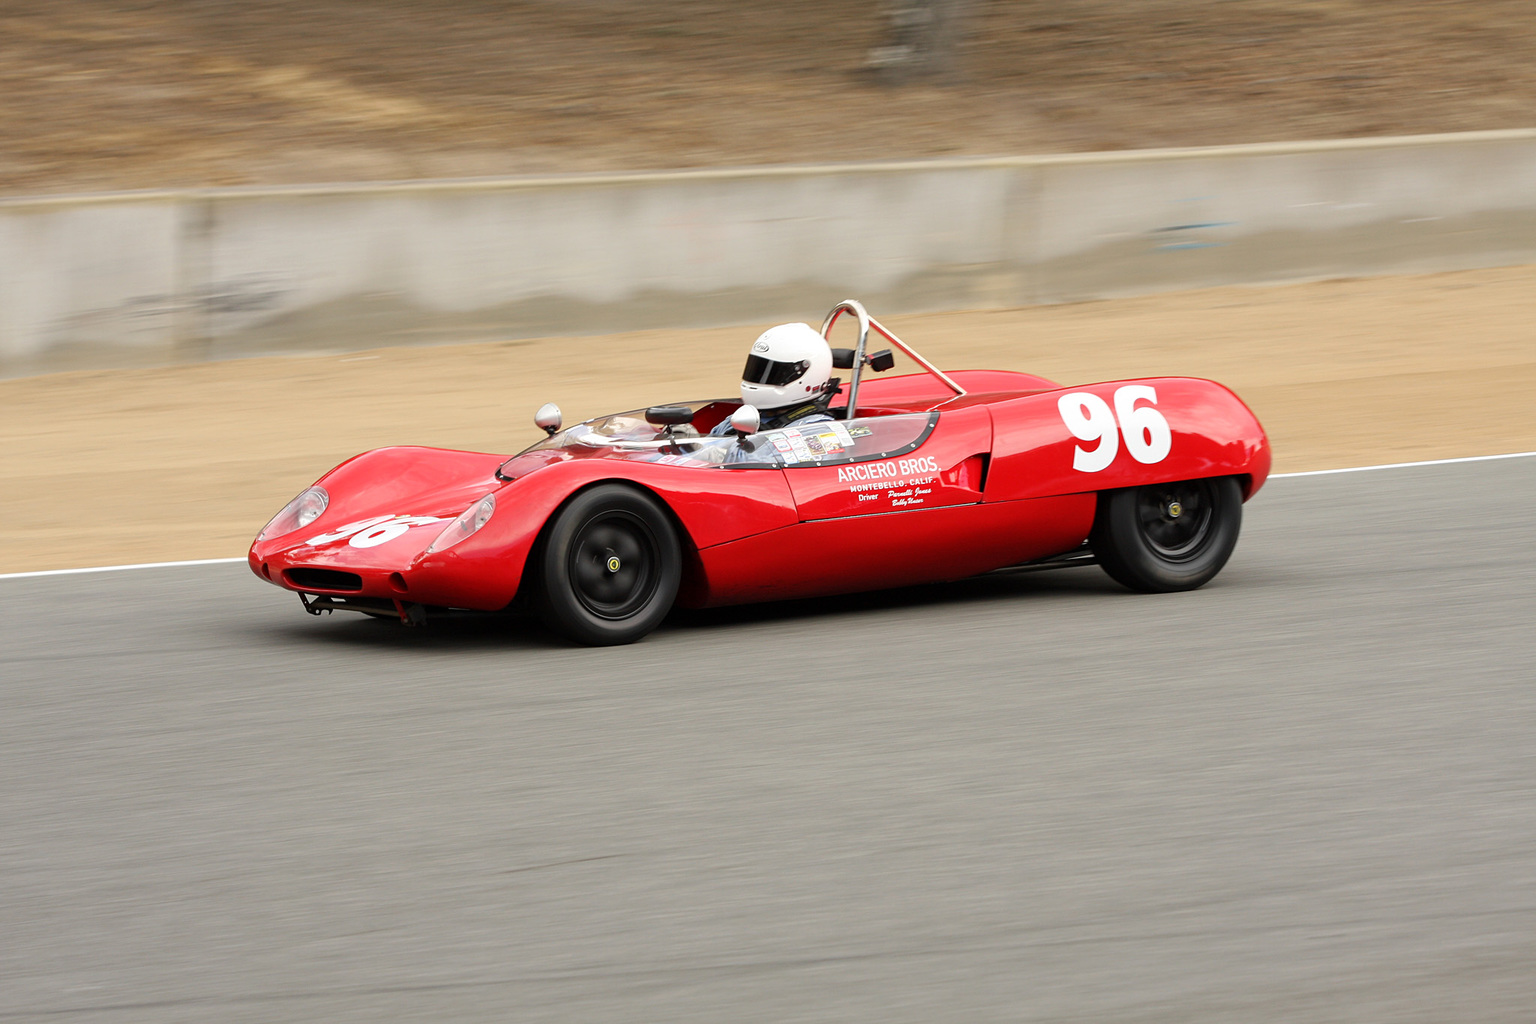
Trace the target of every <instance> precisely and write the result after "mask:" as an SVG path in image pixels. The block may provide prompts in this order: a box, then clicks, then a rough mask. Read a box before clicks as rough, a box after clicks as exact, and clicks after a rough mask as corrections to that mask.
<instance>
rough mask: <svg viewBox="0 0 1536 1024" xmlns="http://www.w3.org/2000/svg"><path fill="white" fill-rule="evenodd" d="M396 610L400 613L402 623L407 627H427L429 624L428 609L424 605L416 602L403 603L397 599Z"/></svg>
mask: <svg viewBox="0 0 1536 1024" xmlns="http://www.w3.org/2000/svg"><path fill="white" fill-rule="evenodd" d="M395 610H396V611H398V612H399V613H400V623H401V625H405V626H425V625H426V624H427V609H426V607H425V606H424V605H419V604H416V603H415V602H414V601H401V600H400V599H399V598H396V599H395Z"/></svg>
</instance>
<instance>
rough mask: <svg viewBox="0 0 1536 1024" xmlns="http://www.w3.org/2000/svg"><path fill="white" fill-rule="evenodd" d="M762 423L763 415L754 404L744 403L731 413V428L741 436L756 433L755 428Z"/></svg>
mask: <svg viewBox="0 0 1536 1024" xmlns="http://www.w3.org/2000/svg"><path fill="white" fill-rule="evenodd" d="M762 425H763V417H762V414H761V413H759V412H758V411H757V407H756V406H753V405H744V406H742V407H741V408H739V409H737V410H736V411H735V412H733V413H731V429H732V430H734V431H736V433H738V434H740V435H742V436H743V437H745V436H746V435H748V434H755V433H757V428H758V427H760V426H762Z"/></svg>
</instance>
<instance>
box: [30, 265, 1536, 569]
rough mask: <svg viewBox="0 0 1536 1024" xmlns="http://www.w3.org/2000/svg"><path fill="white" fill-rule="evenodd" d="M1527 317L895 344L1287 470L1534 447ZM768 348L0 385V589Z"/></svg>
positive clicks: (1264, 291) (196, 369) (1046, 332)
mask: <svg viewBox="0 0 1536 1024" xmlns="http://www.w3.org/2000/svg"><path fill="white" fill-rule="evenodd" d="M823 312H824V311H823V310H807V311H806V319H807V320H816V319H817V318H818V317H819V316H820V315H821V314H822V313H823ZM873 312H874V313H875V315H877V316H878V315H879V311H878V310H875V311H873ZM1533 313H1536V267H1519V268H1509V269H1498V270H1485V271H1472V272H1463V273H1448V274H1434V275H1427V276H1419V277H1395V278H1376V279H1369V280H1350V281H1331V282H1323V283H1315V284H1302V285H1291V286H1285V287H1268V288H1218V289H1212V290H1206V291H1193V292H1183V293H1177V294H1169V295H1157V296H1146V297H1141V298H1133V299H1121V300H1114V301H1103V302H1087V303H1080V304H1076V305H1066V306H1045V307H1032V308H1026V309H1010V310H1002V311H995V312H962V313H935V314H926V315H918V316H901V317H892V318H890V319H889V322H888V325H889V326H890V327H891V328H892V329H893V330H895V331H896V332H897V333H898V334H900V335H901V336H902V337H903V338H904V339H906V340H909V341H910V342H911V343H912V344H914V345H915V346H917V348H918V349H919V351H921V352H923V353H924V354H925V355H927V356H928V357H929V358H930V359H932V360H933V361H935V362H936V363H938V364H939V365H940V366H944V367H951V368H967V367H985V368H998V369H1016V370H1025V371H1029V372H1033V373H1039V374H1042V375H1044V376H1047V377H1050V378H1052V379H1054V380H1057V381H1059V382H1061V383H1063V384H1077V383H1085V382H1090V381H1097V380H1112V379H1118V378H1125V377H1137V376H1159V375H1189V376H1200V377H1210V378H1212V379H1215V380H1219V381H1222V382H1223V383H1226V384H1228V385H1229V386H1231V387H1232V388H1234V389H1235V390H1236V391H1237V392H1238V393H1239V394H1240V395H1241V396H1242V397H1243V398H1244V399H1245V400H1246V401H1247V402H1248V403H1249V405H1250V406H1251V407H1252V408H1253V410H1254V411H1255V412H1256V413H1257V414H1258V416H1259V418H1260V420H1261V421H1262V422H1263V423H1264V425H1265V427H1266V429H1267V430H1268V431H1269V435H1270V438H1271V440H1272V442H1273V444H1274V449H1275V469H1276V471H1277V472H1284V471H1300V470H1311V469H1330V468H1337V467H1344V466H1359V465H1371V464H1379V463H1389V462H1402V461H1411V460H1419V459H1435V458H1450V457H1458V456H1469V455H1492V454H1502V453H1508V452H1517V451H1531V450H1536V416H1532V415H1531V409H1532V400H1533V398H1536V341H1533V332H1536V328H1533V326H1532V324H1533V322H1536V317H1533ZM762 326H766V325H762ZM760 329H761V327H758V326H750V327H737V328H721V329H713V330H695V331H646V332H639V333H633V334H622V335H614V336H610V337H604V338H596V339H583V338H551V339H534V340H522V341H507V342H493V343H485V344H478V345H459V346H442V347H432V348H391V349H380V350H377V351H372V352H354V353H349V354H346V355H336V354H328V355H323V356H321V355H316V356H308V357H304V356H295V357H284V358H267V359H251V360H239V361H231V362H221V363H202V364H196V365H187V366H176V367H168V368H164V369H152V370H121V371H111V372H80V373H62V374H54V375H50V376H43V377H32V378H23V379H18V380H8V381H0V442H3V443H0V573H4V572H23V571H30V570H42V569H58V568H69V567H76V566H89V565H113V564H125V563H136V562H151V561H170V560H182V559H195V558H220V557H235V556H239V555H242V554H244V552H245V549H246V547H247V546H248V545H249V543H250V541H251V539H252V538H253V537H254V535H255V534H256V532H257V531H258V530H259V529H260V528H261V526H262V524H263V523H264V522H265V521H266V520H267V519H268V518H269V517H270V516H271V515H272V514H273V513H274V512H276V511H277V509H278V508H280V507H281V506H282V505H283V503H284V502H286V501H287V500H288V499H289V498H291V497H292V496H293V495H294V494H295V493H297V492H298V491H300V490H302V489H303V488H304V487H305V486H307V485H308V484H309V483H311V482H312V481H313V480H314V479H315V478H316V477H318V476H319V475H320V474H322V473H324V472H325V471H326V470H327V469H329V468H330V467H331V466H333V465H335V464H336V463H338V462H340V461H342V460H343V459H345V458H348V457H349V456H351V455H354V454H356V453H357V452H359V451H363V450H365V449H368V448H376V447H381V446H384V445H391V444H424V445H435V446H442V447H452V448H468V449H474V450H480V451H493V452H507V453H511V452H514V451H517V450H519V449H521V448H522V447H524V446H526V445H528V444H530V443H532V442H533V441H534V440H536V439H537V437H538V436H539V435H538V432H537V430H536V429H535V428H534V426H533V422H532V418H533V411H534V409H536V408H537V407H538V406H539V405H540V404H542V403H544V402H547V401H554V402H556V403H558V404H559V405H560V406H561V407H562V408H563V409H564V411H565V414H566V421H567V422H568V423H571V422H576V421H577V420H580V419H583V418H586V417H589V416H594V415H597V414H600V413H604V412H613V411H617V410H622V409H632V408H638V407H642V406H646V405H651V404H656V403H660V402H667V401H680V400H687V399H695V398H708V397H715V396H727V395H731V394H732V393H733V392H734V390H735V383H736V380H737V379H738V375H739V373H740V369H741V364H742V360H743V358H744V355H745V351H746V349H747V347H748V345H749V343H750V341H751V339H752V338H753V337H754V336H755V335H756V334H757V333H758V331H759V330H760ZM839 329H840V330H841V329H842V328H841V326H840V328H839ZM1258 500H1259V501H1261V502H1262V500H1263V496H1262V495H1260V498H1259V499H1258Z"/></svg>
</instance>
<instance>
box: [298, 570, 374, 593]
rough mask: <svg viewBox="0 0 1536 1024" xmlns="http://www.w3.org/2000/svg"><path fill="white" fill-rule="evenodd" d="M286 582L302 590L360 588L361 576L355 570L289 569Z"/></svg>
mask: <svg viewBox="0 0 1536 1024" xmlns="http://www.w3.org/2000/svg"><path fill="white" fill-rule="evenodd" d="M283 575H284V576H286V577H287V578H288V582H289V583H291V584H293V585H294V586H295V587H299V588H300V589H303V590H362V589H363V578H362V577H361V576H359V575H358V574H357V573H355V572H337V571H336V570H335V569H304V568H300V569H289V570H288V571H287V572H285V573H283Z"/></svg>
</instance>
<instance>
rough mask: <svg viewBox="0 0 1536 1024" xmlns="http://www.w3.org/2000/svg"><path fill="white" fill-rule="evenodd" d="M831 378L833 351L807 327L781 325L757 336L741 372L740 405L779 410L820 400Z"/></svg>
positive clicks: (806, 325) (815, 331) (813, 330)
mask: <svg viewBox="0 0 1536 1024" xmlns="http://www.w3.org/2000/svg"><path fill="white" fill-rule="evenodd" d="M831 377H832V350H831V349H830V348H828V347H827V339H825V338H823V337H822V336H821V334H820V333H819V332H818V331H817V330H816V329H815V328H814V327H812V326H811V325H810V324H780V325H779V326H777V327H770V328H768V329H767V330H766V331H764V332H763V333H762V334H759V335H758V336H757V340H756V341H754V342H753V343H752V351H751V353H749V354H748V355H747V366H746V369H744V370H742V371H741V401H742V404H743V405H750V406H754V407H756V408H757V409H760V410H770V409H782V408H784V407H785V406H788V405H794V404H796V403H798V402H806V401H811V400H814V399H816V398H818V397H820V395H821V393H822V392H823V391H825V390H826V388H827V382H828V381H829V380H830V379H831Z"/></svg>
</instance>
